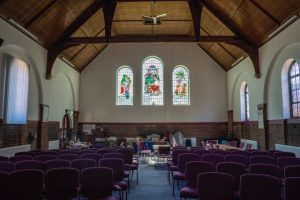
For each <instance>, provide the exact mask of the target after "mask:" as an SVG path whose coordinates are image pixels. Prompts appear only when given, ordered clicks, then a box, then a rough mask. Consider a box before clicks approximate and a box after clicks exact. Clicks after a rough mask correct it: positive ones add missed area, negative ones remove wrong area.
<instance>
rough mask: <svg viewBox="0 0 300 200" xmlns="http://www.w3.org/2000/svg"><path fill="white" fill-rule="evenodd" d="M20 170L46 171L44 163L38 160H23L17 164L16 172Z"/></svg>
mask: <svg viewBox="0 0 300 200" xmlns="http://www.w3.org/2000/svg"><path fill="white" fill-rule="evenodd" d="M20 169H39V170H44V166H43V163H42V162H41V161H37V160H23V161H19V162H16V163H15V170H20Z"/></svg>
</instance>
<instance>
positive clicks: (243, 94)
mask: <svg viewBox="0 0 300 200" xmlns="http://www.w3.org/2000/svg"><path fill="white" fill-rule="evenodd" d="M240 103H241V104H240V105H241V121H249V119H250V102H249V88H248V84H247V83H246V82H245V81H243V82H242V84H241V87H240Z"/></svg>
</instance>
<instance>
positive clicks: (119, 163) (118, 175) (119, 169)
mask: <svg viewBox="0 0 300 200" xmlns="http://www.w3.org/2000/svg"><path fill="white" fill-rule="evenodd" d="M100 167H108V168H111V169H112V170H113V175H114V181H120V180H123V177H124V161H123V160H122V159H118V158H103V159H101V160H100Z"/></svg>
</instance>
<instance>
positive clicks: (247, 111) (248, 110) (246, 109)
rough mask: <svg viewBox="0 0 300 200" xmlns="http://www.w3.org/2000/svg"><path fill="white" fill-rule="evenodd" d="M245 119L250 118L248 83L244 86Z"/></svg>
mask: <svg viewBox="0 0 300 200" xmlns="http://www.w3.org/2000/svg"><path fill="white" fill-rule="evenodd" d="M245 111H246V112H245V114H246V115H245V119H246V120H247V121H248V120H249V118H250V108H249V90H248V85H246V86H245Z"/></svg>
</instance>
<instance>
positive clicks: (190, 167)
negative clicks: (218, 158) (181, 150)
mask: <svg viewBox="0 0 300 200" xmlns="http://www.w3.org/2000/svg"><path fill="white" fill-rule="evenodd" d="M212 171H213V165H212V164H211V163H209V162H203V161H190V162H187V163H186V167H185V177H186V181H187V186H189V187H194V188H196V187H197V176H198V174H199V173H204V172H212Z"/></svg>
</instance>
